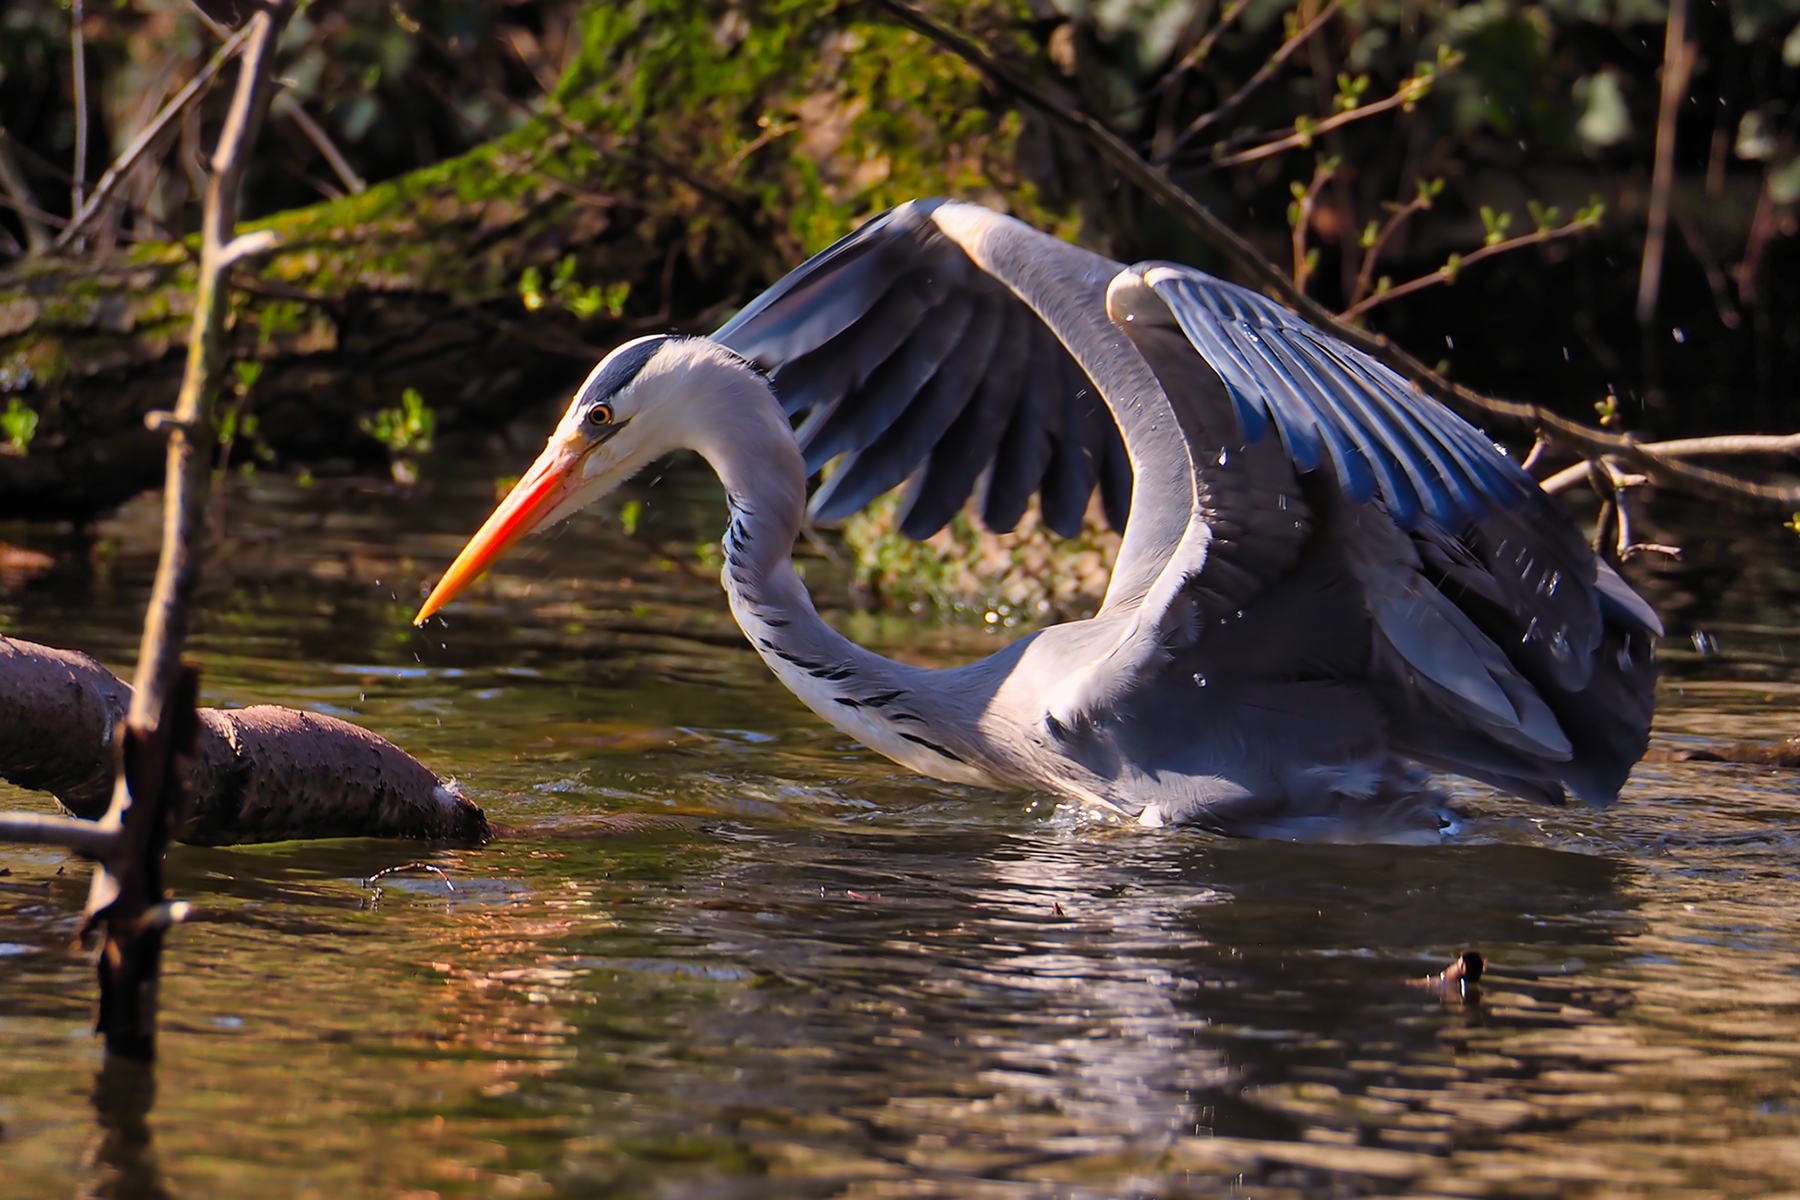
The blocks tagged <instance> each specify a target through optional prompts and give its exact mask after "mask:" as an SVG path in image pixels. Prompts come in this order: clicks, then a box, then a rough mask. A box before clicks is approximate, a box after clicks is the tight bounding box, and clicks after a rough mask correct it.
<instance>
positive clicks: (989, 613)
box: [981, 608, 1000, 625]
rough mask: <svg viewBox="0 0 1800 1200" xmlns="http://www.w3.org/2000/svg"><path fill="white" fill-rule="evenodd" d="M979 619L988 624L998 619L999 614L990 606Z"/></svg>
mask: <svg viewBox="0 0 1800 1200" xmlns="http://www.w3.org/2000/svg"><path fill="white" fill-rule="evenodd" d="M981 619H982V620H984V621H986V622H987V623H988V624H989V625H992V624H994V623H995V622H996V621H998V620H999V619H1000V614H999V613H997V612H995V611H994V610H993V609H991V608H990V609H989V610H988V611H987V615H985V616H983V617H982V618H981Z"/></svg>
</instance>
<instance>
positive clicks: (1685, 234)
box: [1673, 213, 1744, 329]
mask: <svg viewBox="0 0 1800 1200" xmlns="http://www.w3.org/2000/svg"><path fill="white" fill-rule="evenodd" d="M1673 215H1674V218H1675V227H1676V228H1677V229H1679V230H1681V236H1682V239H1683V240H1684V241H1686V242H1687V244H1688V249H1689V250H1691V251H1693V254H1694V257H1695V258H1696V259H1698V260H1699V262H1700V269H1701V270H1702V271H1704V272H1706V286H1707V287H1709V288H1711V289H1712V295H1713V307H1715V308H1717V309H1718V310H1719V324H1721V325H1723V326H1724V327H1725V328H1727V329H1737V328H1738V327H1740V326H1741V325H1743V323H1744V318H1743V315H1742V314H1741V313H1739V312H1738V309H1737V305H1736V304H1734V303H1732V300H1731V285H1730V284H1729V283H1727V282H1726V280H1725V272H1724V271H1722V270H1720V268H1719V260H1718V259H1717V258H1716V257H1714V255H1713V252H1712V247H1711V246H1708V245H1707V244H1706V235H1705V234H1704V233H1702V232H1701V231H1700V227H1699V226H1698V225H1696V224H1695V223H1694V222H1693V221H1692V220H1690V219H1689V218H1687V217H1684V216H1682V215H1681V214H1679V213H1676V214H1673Z"/></svg>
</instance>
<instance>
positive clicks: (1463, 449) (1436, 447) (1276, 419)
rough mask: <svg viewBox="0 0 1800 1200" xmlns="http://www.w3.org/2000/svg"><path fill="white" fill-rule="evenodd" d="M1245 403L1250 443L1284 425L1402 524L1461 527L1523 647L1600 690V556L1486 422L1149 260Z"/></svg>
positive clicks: (1285, 315)
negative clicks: (1481, 424) (1473, 421)
mask: <svg viewBox="0 0 1800 1200" xmlns="http://www.w3.org/2000/svg"><path fill="white" fill-rule="evenodd" d="M1133 270H1135V271H1142V272H1143V273H1144V276H1145V279H1146V282H1148V283H1149V285H1150V286H1151V287H1152V288H1153V289H1154V290H1155V291H1156V293H1157V294H1158V295H1159V296H1161V297H1162V299H1163V301H1164V302H1165V303H1166V304H1168V306H1169V308H1170V310H1171V312H1173V314H1174V316H1175V319H1176V321H1177V323H1178V324H1179V325H1180V327H1181V330H1182V332H1183V333H1185V334H1186V335H1187V337H1188V340H1189V341H1190V342H1191V343H1193V345H1194V348H1195V349H1196V350H1198V351H1200V353H1201V354H1202V355H1203V356H1204V357H1206V358H1207V360H1208V362H1209V363H1210V364H1211V365H1212V366H1213V368H1214V369H1215V370H1216V371H1218V373H1219V376H1220V378H1221V379H1222V380H1223V381H1224V383H1225V386H1226V390H1227V393H1228V394H1229V395H1230V396H1231V398H1232V403H1233V408H1234V411H1236V412H1237V414H1238V418H1239V421H1240V424H1241V425H1242V427H1243V428H1242V433H1243V436H1244V439H1245V441H1246V442H1248V443H1251V444H1254V443H1256V442H1257V441H1258V440H1260V437H1259V435H1258V434H1257V433H1256V430H1258V429H1259V428H1266V427H1268V426H1270V425H1272V426H1274V427H1275V429H1276V431H1277V432H1278V433H1279V435H1280V437H1281V441H1282V445H1283V446H1284V447H1285V448H1286V449H1287V452H1288V457H1289V459H1290V460H1291V461H1292V462H1293V463H1294V465H1295V467H1296V468H1297V469H1299V470H1301V471H1308V470H1312V469H1314V468H1316V467H1319V466H1321V465H1323V464H1324V463H1325V462H1327V461H1329V462H1330V464H1331V468H1332V474H1333V475H1334V476H1335V478H1336V480H1337V483H1338V485H1339V487H1340V488H1341V489H1342V491H1343V493H1344V494H1345V495H1347V496H1349V497H1350V498H1352V499H1355V500H1365V499H1369V498H1371V497H1376V498H1379V499H1380V500H1381V502H1382V505H1383V506H1384V507H1385V508H1386V510H1387V512H1388V515H1389V516H1390V517H1391V518H1392V519H1393V520H1394V522H1395V524H1397V525H1398V526H1399V527H1400V528H1402V529H1404V530H1407V531H1408V532H1414V533H1417V532H1420V531H1422V530H1424V529H1426V528H1428V527H1429V528H1431V529H1437V530H1449V531H1452V532H1453V534H1454V535H1455V536H1456V537H1457V538H1458V539H1459V541H1460V544H1461V545H1462V547H1463V548H1464V550H1465V551H1466V553H1467V554H1468V555H1469V556H1470V557H1471V559H1472V561H1473V562H1475V563H1477V564H1478V565H1479V573H1480V574H1481V575H1482V577H1483V580H1484V582H1483V584H1482V586H1483V587H1484V588H1486V589H1487V590H1488V591H1490V592H1491V593H1493V599H1492V602H1493V603H1494V604H1495V605H1496V606H1497V607H1498V608H1499V609H1500V610H1502V612H1503V613H1504V614H1505V617H1506V619H1505V621H1504V622H1501V623H1502V624H1504V625H1505V626H1507V627H1508V628H1509V629H1511V630H1512V632H1513V636H1514V637H1516V639H1517V640H1518V642H1519V644H1520V647H1521V648H1520V650H1519V651H1517V652H1515V653H1514V654H1513V657H1514V658H1516V659H1521V660H1523V661H1522V666H1524V667H1525V669H1528V670H1529V671H1531V672H1532V673H1533V674H1534V676H1535V677H1537V678H1541V679H1544V680H1546V681H1554V682H1555V684H1556V685H1557V686H1558V687H1561V688H1565V689H1572V690H1579V689H1581V688H1583V687H1585V686H1586V685H1587V682H1588V678H1589V676H1590V674H1591V673H1592V670H1593V664H1594V662H1595V656H1596V654H1597V653H1598V651H1599V650H1600V647H1601V645H1602V642H1603V640H1604V638H1605V631H1604V622H1603V619H1602V614H1601V611H1600V597H1599V596H1598V594H1597V593H1596V590H1595V579H1596V576H1595V560H1594V556H1593V553H1592V552H1591V551H1590V550H1589V549H1588V547H1587V545H1586V543H1585V542H1584V541H1583V540H1582V538H1581V535H1580V533H1579V531H1578V530H1577V529H1576V528H1575V525H1574V523H1573V522H1572V521H1570V520H1569V518H1568V516H1567V515H1566V514H1565V513H1563V512H1562V511H1561V510H1560V509H1557V508H1556V507H1555V506H1554V505H1553V504H1552V503H1551V502H1550V501H1549V499H1548V498H1547V497H1545V495H1544V494H1543V492H1542V491H1541V490H1540V489H1539V488H1538V486H1537V483H1536V482H1535V481H1534V480H1533V479H1532V478H1531V477H1530V476H1528V475H1526V474H1525V472H1524V471H1522V470H1520V469H1519V467H1518V465H1517V464H1515V463H1514V462H1513V461H1512V460H1511V459H1508V458H1507V457H1505V456H1504V455H1503V454H1501V453H1500V452H1499V451H1498V450H1496V449H1495V447H1494V444H1493V443H1492V442H1491V441H1490V440H1489V439H1488V438H1487V436H1486V435H1484V434H1483V433H1481V431H1479V430H1478V429H1476V428H1475V427H1474V426H1472V425H1470V424H1469V423H1468V422H1466V421H1464V420H1462V418H1460V417H1458V416H1457V415H1456V414H1455V413H1452V412H1451V411H1450V410H1449V409H1447V408H1445V407H1444V406H1442V405H1441V404H1438V403H1437V402H1436V401H1433V400H1431V399H1429V398H1427V397H1424V396H1421V395H1419V394H1418V392H1416V391H1415V390H1414V389H1413V388H1412V386H1411V385H1410V384H1408V383H1407V382H1406V381H1405V380H1404V379H1402V378H1401V377H1400V376H1399V375H1397V374H1395V373H1394V372H1393V371H1392V370H1390V369H1389V368H1388V367H1386V366H1384V365H1382V364H1381V363H1379V362H1376V361H1375V360H1374V359H1372V358H1370V357H1369V356H1368V355H1366V354H1364V353H1362V352H1361V351H1360V350H1357V349H1355V348H1354V347H1352V346H1349V345H1347V344H1345V343H1343V342H1341V341H1339V340H1337V339H1336V338H1333V337H1331V336H1330V335H1328V334H1325V333H1322V332H1320V331H1319V330H1317V329H1314V328H1313V327H1311V326H1310V325H1307V324H1305V323H1304V322H1302V321H1301V320H1300V319H1299V318H1297V317H1295V316H1294V315H1293V314H1292V313H1290V312H1288V311H1287V310H1286V309H1284V308H1282V307H1281V306H1280V305H1278V304H1275V303H1274V302H1273V301H1271V300H1268V299H1266V298H1264V297H1262V296H1260V295H1258V294H1256V293H1255V292H1252V291H1249V290H1248V289H1245V288H1241V287H1237V286H1236V285H1234V284H1230V283H1226V282H1224V281H1223V280H1219V279H1214V278H1213V277H1212V276H1210V275H1207V274H1205V273H1203V272H1201V271H1196V270H1194V269H1192V268H1190V267H1182V266H1176V265H1173V264H1163V263H1155V264H1148V263H1146V264H1139V265H1138V266H1137V267H1134V268H1133Z"/></svg>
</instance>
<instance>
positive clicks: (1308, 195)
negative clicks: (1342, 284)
mask: <svg viewBox="0 0 1800 1200" xmlns="http://www.w3.org/2000/svg"><path fill="white" fill-rule="evenodd" d="M1335 174H1337V161H1336V160H1335V159H1326V160H1323V161H1320V162H1316V163H1314V164H1313V177H1312V182H1311V183H1309V184H1308V185H1307V186H1306V189H1305V190H1304V191H1302V190H1301V189H1300V185H1299V184H1297V183H1296V184H1295V185H1294V191H1295V192H1296V195H1295V196H1294V202H1293V203H1292V204H1291V205H1289V206H1288V225H1289V226H1290V227H1291V229H1292V231H1293V237H1292V240H1293V246H1294V287H1296V288H1297V289H1299V290H1300V291H1302V292H1304V291H1305V290H1306V284H1307V281H1308V280H1309V279H1311V278H1312V272H1313V264H1314V262H1316V261H1317V259H1318V255H1317V254H1316V253H1314V254H1310V255H1309V254H1308V253H1307V252H1306V230H1307V228H1308V227H1309V226H1310V225H1311V224H1312V215H1313V206H1314V205H1316V204H1317V203H1318V200H1319V192H1320V190H1321V189H1323V188H1324V186H1325V185H1326V184H1327V183H1329V182H1331V177H1332V176H1333V175H1335Z"/></svg>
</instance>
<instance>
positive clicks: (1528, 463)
mask: <svg viewBox="0 0 1800 1200" xmlns="http://www.w3.org/2000/svg"><path fill="white" fill-rule="evenodd" d="M1549 448H1550V440H1549V439H1548V438H1546V437H1545V436H1544V435H1543V434H1541V433H1540V434H1538V435H1537V440H1535V441H1533V442H1532V443H1531V450H1530V452H1529V453H1527V454H1526V455H1525V459H1524V461H1523V462H1521V463H1520V464H1519V470H1521V471H1523V472H1525V473H1526V474H1527V475H1529V474H1531V469H1532V468H1533V467H1535V466H1537V465H1538V460H1540V459H1542V458H1543V457H1544V451H1545V450H1548V449H1549Z"/></svg>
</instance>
